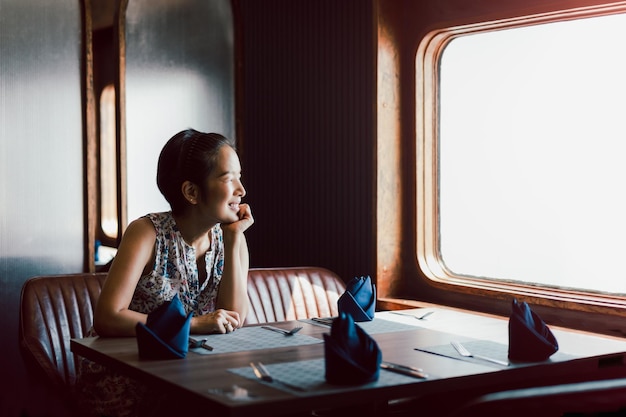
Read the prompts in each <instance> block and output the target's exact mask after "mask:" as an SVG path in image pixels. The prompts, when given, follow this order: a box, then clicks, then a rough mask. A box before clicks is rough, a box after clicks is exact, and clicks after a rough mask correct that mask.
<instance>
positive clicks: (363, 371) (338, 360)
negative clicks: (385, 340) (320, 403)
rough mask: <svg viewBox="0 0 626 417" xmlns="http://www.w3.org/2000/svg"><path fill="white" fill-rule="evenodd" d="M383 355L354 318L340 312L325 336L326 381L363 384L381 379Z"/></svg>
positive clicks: (337, 383) (338, 383) (342, 383)
mask: <svg viewBox="0 0 626 417" xmlns="http://www.w3.org/2000/svg"><path fill="white" fill-rule="evenodd" d="M381 360H382V353H381V351H380V348H379V347H378V344H377V343H376V341H375V340H374V339H372V338H371V337H370V335H368V334H367V333H366V332H365V331H364V330H363V329H362V328H360V327H359V326H357V325H356V324H355V322H354V320H353V319H352V316H350V315H349V314H345V313H339V316H338V317H337V318H336V319H335V320H333V324H332V326H331V328H330V334H328V333H324V364H325V367H326V369H325V372H326V373H325V377H326V381H327V382H328V383H330V384H335V385H360V384H366V383H368V382H373V381H377V380H378V376H379V372H380V362H381Z"/></svg>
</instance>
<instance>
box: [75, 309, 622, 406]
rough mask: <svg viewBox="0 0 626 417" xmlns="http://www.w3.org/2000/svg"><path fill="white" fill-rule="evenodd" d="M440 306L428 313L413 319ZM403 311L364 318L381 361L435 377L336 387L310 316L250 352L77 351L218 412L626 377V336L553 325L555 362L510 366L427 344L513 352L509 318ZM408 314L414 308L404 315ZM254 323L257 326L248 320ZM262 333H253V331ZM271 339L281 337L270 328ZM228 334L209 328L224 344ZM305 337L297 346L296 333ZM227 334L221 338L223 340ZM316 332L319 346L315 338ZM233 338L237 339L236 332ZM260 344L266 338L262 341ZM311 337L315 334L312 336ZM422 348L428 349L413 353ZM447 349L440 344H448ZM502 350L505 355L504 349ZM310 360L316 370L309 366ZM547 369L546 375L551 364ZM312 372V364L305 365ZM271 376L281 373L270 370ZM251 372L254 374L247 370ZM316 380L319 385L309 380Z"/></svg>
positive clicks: (101, 341)
mask: <svg viewBox="0 0 626 417" xmlns="http://www.w3.org/2000/svg"><path fill="white" fill-rule="evenodd" d="M425 311H433V312H434V313H433V314H431V315H430V316H428V317H427V318H426V319H425V320H418V319H417V318H415V317H411V316H410V315H411V314H414V315H420V314H423V313H424V312H425ZM402 313H403V314H402V315H401V314H395V313H391V312H380V313H377V315H376V319H375V320H374V321H373V322H365V323H361V324H360V325H362V327H363V328H364V329H365V330H366V331H368V329H370V331H368V333H370V335H371V336H372V338H374V339H375V340H376V342H377V343H378V345H379V347H380V348H381V351H382V354H383V360H384V361H389V362H393V363H398V364H402V365H409V366H414V367H419V368H422V369H423V370H424V372H426V373H427V374H428V375H429V378H427V379H419V378H411V377H405V376H404V375H401V376H397V374H395V373H394V376H393V377H392V376H391V375H389V372H388V371H385V370H383V369H381V370H380V373H381V378H380V379H379V381H378V382H376V383H371V384H365V385H359V386H348V387H345V386H339V387H337V386H331V385H329V384H327V383H325V382H324V381H323V372H324V343H323V334H324V333H328V332H329V328H328V327H326V326H321V325H318V324H314V323H313V322H311V321H310V320H300V321H289V322H281V323H273V324H272V325H274V326H276V327H281V328H284V329H289V328H291V327H294V326H302V327H303V329H302V330H301V331H300V332H298V333H297V334H296V335H295V336H289V337H291V338H293V339H292V340H293V341H294V342H293V344H291V345H289V346H283V347H275V348H272V349H252V350H241V351H232V352H228V351H225V352H224V353H221V352H220V350H219V349H215V350H214V351H213V352H202V353H203V354H199V353H196V352H193V351H190V352H189V353H188V354H187V356H186V357H185V358H184V359H173V360H142V359H140V358H139V357H138V353H137V341H136V338H134V337H129V338H84V339H73V340H72V341H71V348H72V351H73V352H74V353H75V354H77V355H80V356H84V357H86V358H88V359H90V360H93V361H95V362H99V363H102V364H105V365H107V366H110V367H111V368H113V369H116V370H118V371H119V372H121V373H123V374H126V375H128V376H132V377H134V378H136V379H137V380H140V381H143V382H144V383H146V384H147V385H150V386H153V387H156V388H161V389H165V390H167V391H169V392H172V391H175V392H176V393H177V395H180V396H183V397H184V398H186V400H185V402H186V403H188V404H190V407H192V408H191V409H194V408H195V409H197V407H205V408H206V409H210V410H211V415H215V416H232V417H238V416H249V415H255V416H259V417H261V416H279V415H287V414H294V413H298V412H306V411H309V410H316V409H320V408H322V409H326V408H333V407H338V406H347V405H352V404H353V405H358V404H364V403H371V404H373V406H375V405H376V404H383V403H384V404H386V403H387V402H389V401H392V400H396V399H399V398H406V397H416V396H426V395H428V394H433V393H441V392H454V391H455V390H459V391H460V390H464V389H467V387H474V388H476V387H483V386H484V387H485V389H486V390H489V389H493V387H494V386H498V387H499V389H505V388H519V387H524V386H530V384H544V385H545V384H550V383H559V382H564V381H568V382H572V381H577V380H584V379H595V378H603V377H615V376H624V375H626V371H624V369H626V368H625V367H624V359H623V358H624V354H623V353H624V352H626V341H623V340H621V339H615V338H609V337H604V336H601V335H594V334H588V333H581V332H574V331H568V330H567V329H553V332H554V334H555V336H556V337H557V340H558V341H559V352H557V354H558V355H557V354H555V355H554V356H553V357H552V358H551V359H550V360H548V361H546V362H542V363H534V364H512V365H510V366H507V367H502V366H497V365H495V366H494V365H493V364H490V363H487V362H482V361H479V360H473V359H464V358H461V357H453V356H454V354H452V355H448V354H447V353H445V352H444V354H435V353H432V352H430V353H429V351H428V350H429V349H430V350H431V351H432V350H436V349H434V348H437V349H440V348H441V349H443V348H445V347H447V346H449V344H450V341H452V340H459V341H462V342H467V344H469V345H471V344H472V343H474V346H478V344H479V343H483V344H484V343H491V344H493V345H494V346H496V347H498V349H501V350H502V349H504V350H506V345H507V343H508V327H507V324H508V321H507V319H506V318H497V317H490V316H485V315H478V314H473V313H470V312H461V311H458V310H452V309H447V308H444V307H438V308H428V309H413V310H404V311H403V312H402ZM404 314H409V315H404ZM251 327H256V326H251ZM246 329H249V328H243V329H239V330H237V331H236V332H234V333H232V335H235V334H237V333H238V332H240V333H239V336H245V334H246V332H247V333H248V334H249V335H250V336H248V337H257V336H253V334H254V335H258V331H259V329H258V328H255V329H250V330H246ZM255 332H256V333H255ZM267 333H268V338H269V337H270V336H269V334H270V333H271V334H272V335H273V336H272V337H274V336H275V337H280V338H282V337H284V336H282V335H280V334H277V333H274V332H269V331H268V332H267ZM229 336H230V335H212V336H210V338H209V339H210V340H209V342H208V344H211V343H212V341H215V342H219V344H220V346H221V345H223V344H224V341H226V340H228V339H227V338H228V337H229ZM298 337H299V338H300V340H305V339H306V341H307V343H306V344H298V343H297V340H299V339H296V338H298ZM217 338H220V339H217ZM310 338H315V339H319V343H310V342H311V340H310ZM232 340H233V345H238V344H240V343H241V342H236V341H235V338H234V337H233V338H232ZM256 342H258V345H259V346H263V343H264V342H262V341H260V340H256ZM313 342H314V341H313ZM416 349H423V350H416ZM442 352H443V351H442ZM500 353H501V354H503V355H505V352H504V351H502V352H500ZM250 362H263V363H264V364H265V365H267V366H268V367H269V368H270V369H272V367H274V369H290V370H291V369H293V373H292V374H291V375H288V377H289V378H290V380H291V381H290V382H293V381H294V380H295V381H296V382H298V383H299V382H301V381H302V380H304V382H303V383H310V384H313V385H309V386H308V387H307V390H306V392H294V391H292V390H289V389H284V388H282V387H279V386H276V384H267V383H262V382H260V381H258V380H256V379H254V377H253V376H252V377H250V375H252V374H251V370H249V363H250ZM304 365H307V366H312V367H313V368H303V366H304ZM546 367H550V368H549V369H550V371H549V373H548V374H549V376H548V377H546V372H545V368H546ZM307 369H311V371H307ZM272 373H274V371H272ZM247 374H250V375H247ZM311 381H312V382H311Z"/></svg>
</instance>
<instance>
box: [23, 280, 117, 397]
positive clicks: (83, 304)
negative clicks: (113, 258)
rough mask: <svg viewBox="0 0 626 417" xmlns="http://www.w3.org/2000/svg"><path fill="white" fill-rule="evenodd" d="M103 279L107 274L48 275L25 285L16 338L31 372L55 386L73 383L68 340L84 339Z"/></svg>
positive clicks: (72, 364) (72, 362)
mask: <svg viewBox="0 0 626 417" xmlns="http://www.w3.org/2000/svg"><path fill="white" fill-rule="evenodd" d="M105 278H106V273H97V274H88V273H86V274H70V275H49V276H40V277H34V278H30V279H29V280H27V281H26V282H25V283H24V285H23V287H22V294H21V301H20V318H19V339H20V351H21V353H22V356H23V358H24V361H25V363H26V365H27V367H28V370H29V371H30V372H35V373H36V374H37V375H41V374H42V373H43V375H42V376H43V377H45V378H46V379H47V380H49V381H50V382H51V383H52V385H53V386H55V387H62V386H65V385H73V384H74V383H75V382H76V369H75V361H74V355H73V354H72V352H71V350H70V339H72V338H81V337H84V336H85V335H86V333H87V332H88V331H89V329H90V328H91V325H92V323H93V311H94V307H95V305H96V301H97V300H98V297H99V296H100V291H101V289H102V285H103V283H104V279H105Z"/></svg>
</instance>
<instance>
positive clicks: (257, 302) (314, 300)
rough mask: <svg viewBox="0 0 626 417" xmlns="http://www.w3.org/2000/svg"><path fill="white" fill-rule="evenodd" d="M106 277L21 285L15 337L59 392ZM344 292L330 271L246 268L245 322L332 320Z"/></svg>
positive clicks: (71, 378)
mask: <svg viewBox="0 0 626 417" xmlns="http://www.w3.org/2000/svg"><path fill="white" fill-rule="evenodd" d="M106 275H107V273H106V272H102V273H95V274H89V273H84V274H69V275H49V276H40V277H33V278H30V279H29V280H27V281H26V282H25V283H24V286H23V287H22V294H21V302H20V318H19V339H20V350H21V352H22V356H23V358H24V361H25V363H26V366H27V367H28V370H29V371H30V372H34V373H35V374H36V375H38V376H43V377H44V378H45V379H46V380H48V381H49V382H50V383H51V384H52V385H53V386H55V387H57V388H63V387H64V386H73V385H74V384H75V382H76V369H75V363H76V362H75V358H74V354H73V353H72V352H71V350H70V339H73V338H81V337H84V336H85V335H86V334H87V332H88V331H89V329H90V328H91V326H92V323H93V311H94V307H95V305H96V302H97V300H98V297H99V295H100V291H101V289H102V285H103V284H104V280H105V278H106ZM344 290H345V285H344V283H343V281H342V280H341V279H340V278H339V277H338V276H337V275H336V274H335V273H333V272H331V271H329V270H327V269H324V268H317V267H298V268H263V269H250V271H249V273H248V296H249V299H250V312H249V314H248V318H247V319H246V324H255V323H266V322H273V321H282V320H293V319H302V318H311V317H330V316H336V315H337V314H338V313H337V299H338V298H339V296H340V295H341V294H342V293H343V291H344Z"/></svg>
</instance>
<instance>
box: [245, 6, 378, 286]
mask: <svg viewBox="0 0 626 417" xmlns="http://www.w3.org/2000/svg"><path fill="white" fill-rule="evenodd" d="M235 7H236V8H238V10H237V11H236V12H235V16H236V17H238V19H239V21H238V23H237V24H238V26H239V27H244V28H245V30H244V31H243V32H241V31H240V32H239V35H240V36H239V37H238V41H237V47H238V48H240V50H239V54H240V58H241V60H242V61H241V62H242V70H241V71H242V73H241V74H240V77H241V78H240V85H239V86H240V88H241V90H240V96H239V97H240V102H239V103H238V105H239V108H238V112H239V115H240V117H241V119H240V120H239V127H240V128H239V145H238V146H239V148H240V153H241V159H242V166H243V172H244V173H243V180H244V185H245V186H246V188H247V191H248V196H247V197H246V200H247V201H248V202H249V203H250V204H251V207H252V210H253V214H254V217H255V224H254V226H253V227H252V228H251V229H250V230H249V231H248V232H247V235H248V239H249V244H250V252H251V266H255V267H262V266H296V265H317V266H322V267H326V268H329V269H331V270H334V271H335V272H337V273H338V274H339V275H340V276H341V277H342V278H343V279H344V280H348V279H350V278H352V277H353V276H362V275H371V276H372V277H373V276H374V274H375V245H374V208H375V200H374V198H375V197H374V196H375V190H374V186H375V183H376V182H375V131H376V130H375V127H376V118H375V105H374V104H375V88H376V84H375V77H376V74H375V59H376V53H375V26H374V16H373V5H372V2H371V1H364V0H316V1H292V0H264V1H257V0H241V1H238V2H236V3H235Z"/></svg>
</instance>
